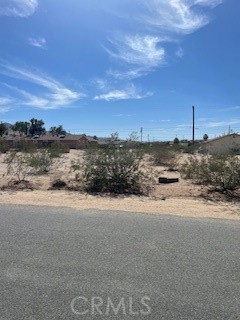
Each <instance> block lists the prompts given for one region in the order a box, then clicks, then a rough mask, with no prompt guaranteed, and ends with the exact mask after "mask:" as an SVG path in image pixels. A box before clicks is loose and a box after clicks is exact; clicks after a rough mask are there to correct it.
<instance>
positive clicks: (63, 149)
mask: <svg viewBox="0 0 240 320" xmlns="http://www.w3.org/2000/svg"><path fill="white" fill-rule="evenodd" d="M48 150H49V152H50V156H51V158H59V157H61V155H62V154H63V153H67V152H69V148H68V147H67V146H65V145H63V144H62V143H60V142H54V143H53V144H52V145H51V147H49V148H48Z"/></svg>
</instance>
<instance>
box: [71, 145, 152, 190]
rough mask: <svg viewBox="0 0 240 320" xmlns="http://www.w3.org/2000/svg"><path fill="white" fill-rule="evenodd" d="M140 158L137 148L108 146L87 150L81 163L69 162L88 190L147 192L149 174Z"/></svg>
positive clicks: (141, 155)
mask: <svg viewBox="0 0 240 320" xmlns="http://www.w3.org/2000/svg"><path fill="white" fill-rule="evenodd" d="M142 159H143V153H142V152H141V151H139V150H136V149H129V148H127V147H126V145H124V146H122V147H121V148H117V147H115V146H114V145H111V146H110V147H109V148H106V149H92V150H87V151H86V155H85V157H84V162H83V163H80V162H74V163H72V170H73V171H74V172H75V173H76V179H77V180H78V181H81V182H82V183H83V184H84V188H85V189H86V190H87V191H90V192H110V193H118V194H124V193H127V194H146V193H148V192H149V191H150V189H149V187H150V183H149V182H150V180H151V177H150V176H149V173H148V172H147V170H146V168H144V166H143V162H142ZM81 171H82V174H81Z"/></svg>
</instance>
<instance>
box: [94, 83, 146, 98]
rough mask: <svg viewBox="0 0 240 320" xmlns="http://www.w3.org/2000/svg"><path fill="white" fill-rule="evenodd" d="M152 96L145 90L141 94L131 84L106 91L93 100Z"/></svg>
mask: <svg viewBox="0 0 240 320" xmlns="http://www.w3.org/2000/svg"><path fill="white" fill-rule="evenodd" d="M149 96H152V92H147V93H146V94H142V93H141V92H139V90H137V89H136V87H135V86H134V85H131V86H129V87H127V88H126V89H123V90H111V91H109V92H107V93H103V94H100V95H97V96H95V97H94V100H105V101H113V100H130V99H137V100H139V99H143V98H146V97H149Z"/></svg>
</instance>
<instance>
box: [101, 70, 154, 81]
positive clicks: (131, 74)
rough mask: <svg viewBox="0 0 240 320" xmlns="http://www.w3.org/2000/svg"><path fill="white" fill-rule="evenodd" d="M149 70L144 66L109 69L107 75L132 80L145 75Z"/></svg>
mask: <svg viewBox="0 0 240 320" xmlns="http://www.w3.org/2000/svg"><path fill="white" fill-rule="evenodd" d="M148 72H149V70H144V68H138V69H132V70H125V71H124V70H123V71H119V70H112V69H110V70H108V71H107V75H108V76H111V77H113V78H115V79H117V80H125V79H126V80H132V79H136V78H139V77H141V76H143V75H146V74H147V73H148Z"/></svg>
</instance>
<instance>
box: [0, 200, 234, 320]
mask: <svg viewBox="0 0 240 320" xmlns="http://www.w3.org/2000/svg"><path fill="white" fill-rule="evenodd" d="M0 243H1V253H0V254H1V256H0V258H1V259H0V264H1V269H0V270H1V273H0V281H1V291H0V295H1V300H0V303H1V305H0V320H12V319H13V320H15V319H16V320H21V319H24V320H40V319H41V320H47V319H51V320H52V319H56V320H60V319H67V320H71V319H84V320H88V319H137V320H138V319H156V320H159V319H176V320H181V319H187V320H188V319H199V320H204V319H206V320H216V319H221V320H222V319H225V320H229V319H231V320H236V319H240V224H239V222H237V221H227V220H226V221H222V220H213V219H189V218H180V217H173V216H168V215H165V216H164V215H162V216H154V215H145V214H137V213H123V212H110V211H109V212H106V211H104V212H103V211H102V212H101V211H98V210H84V211H74V210H71V209H64V208H57V209H56V208H47V207H42V208H40V207H31V206H24V207H17V206H5V205H0Z"/></svg>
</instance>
